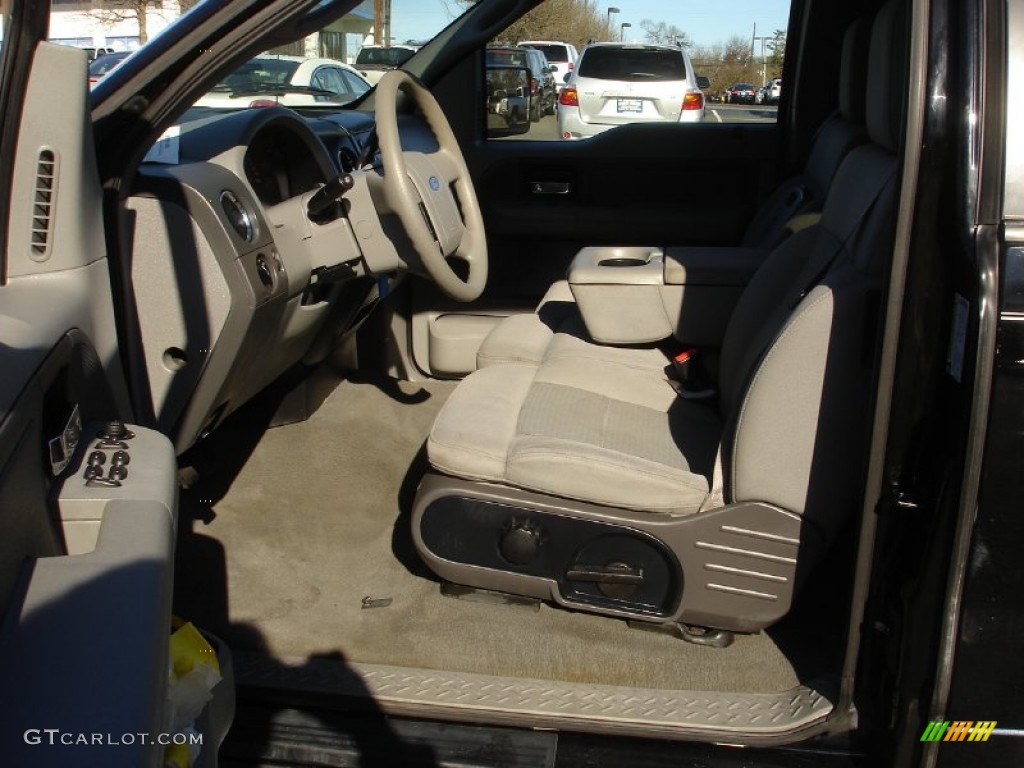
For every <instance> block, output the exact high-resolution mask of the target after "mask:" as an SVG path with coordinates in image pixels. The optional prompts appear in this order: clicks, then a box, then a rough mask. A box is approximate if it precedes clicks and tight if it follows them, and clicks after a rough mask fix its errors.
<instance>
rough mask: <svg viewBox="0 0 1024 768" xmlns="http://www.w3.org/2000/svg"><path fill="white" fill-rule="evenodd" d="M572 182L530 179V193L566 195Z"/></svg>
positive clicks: (570, 188)
mask: <svg viewBox="0 0 1024 768" xmlns="http://www.w3.org/2000/svg"><path fill="white" fill-rule="evenodd" d="M571 191H572V184H571V183H569V182H568V181H531V182H530V194H531V195H568V194H569V193H570V192H571Z"/></svg>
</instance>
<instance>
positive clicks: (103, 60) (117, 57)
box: [89, 52, 128, 75]
mask: <svg viewBox="0 0 1024 768" xmlns="http://www.w3.org/2000/svg"><path fill="white" fill-rule="evenodd" d="M127 58H128V53H127V52H125V53H107V54H104V55H103V56H100V57H99V58H97V59H96V60H95V61H93V63H92V64H90V65H89V74H90V75H105V74H107V72H109V71H110V70H112V69H113V68H114V67H116V66H117V65H118V64H120V63H121V62H122V61H124V60H125V59H127Z"/></svg>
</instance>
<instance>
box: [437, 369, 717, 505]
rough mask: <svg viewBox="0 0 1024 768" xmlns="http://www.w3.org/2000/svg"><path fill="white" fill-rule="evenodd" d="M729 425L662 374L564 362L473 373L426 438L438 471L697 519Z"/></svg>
mask: <svg viewBox="0 0 1024 768" xmlns="http://www.w3.org/2000/svg"><path fill="white" fill-rule="evenodd" d="M721 431H722V425H721V423H720V421H719V419H718V416H717V414H716V413H715V411H714V410H713V409H711V408H709V407H707V406H705V405H702V404H698V403H693V402H689V401H685V400H682V399H680V398H678V397H677V396H676V395H675V393H674V391H673V390H672V388H671V386H670V385H669V384H668V382H667V381H666V380H665V379H664V378H663V377H657V376H652V375H651V372H650V371H649V370H647V371H645V370H640V369H636V368H631V367H629V366H622V365H618V364H616V363H614V362H611V363H610V362H607V361H594V360H581V359H572V358H563V359H559V360H554V361H549V362H546V363H544V364H542V365H540V366H537V367H532V366H526V365H522V364H506V365H492V366H488V367H487V368H484V369H481V370H479V371H477V372H476V373H473V374H472V375H470V376H469V377H467V378H466V379H465V381H464V382H463V383H462V384H461V385H460V386H459V387H458V389H457V390H456V391H455V393H453V395H452V397H451V399H449V401H448V402H447V403H446V404H445V406H444V408H443V409H442V410H441V413H440V414H439V415H438V418H437V420H436V421H435V423H434V427H433V430H432V431H431V435H430V438H429V440H428V442H427V449H428V455H429V457H430V461H431V463H432V464H433V465H434V467H435V468H437V469H439V470H441V471H443V472H446V473H448V474H452V475H456V476H458V477H463V478H467V479H475V480H490V481H495V482H500V483H506V484H509V485H514V486H518V487H522V488H527V489H531V490H536V491H541V492H544V493H550V494H552V495H554V496H559V497H564V498H572V499H578V500H582V501H589V502H593V503H596V504H606V505H609V506H615V507H624V508H629V509H635V510H642V511H648V512H654V513H666V514H692V513H694V512H697V511H698V509H699V508H700V506H701V504H702V503H703V502H704V500H705V499H706V497H707V495H708V490H709V477H710V476H711V473H712V469H713V464H714V461H715V455H716V451H717V449H718V443H719V440H720V436H721Z"/></svg>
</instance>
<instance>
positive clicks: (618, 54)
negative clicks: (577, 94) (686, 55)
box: [579, 47, 686, 82]
mask: <svg viewBox="0 0 1024 768" xmlns="http://www.w3.org/2000/svg"><path fill="white" fill-rule="evenodd" d="M579 76H580V77H590V78H595V79H597V80H625V81H627V82H650V81H667V80H684V79H686V66H685V65H684V64H683V57H682V55H681V54H680V53H679V52H678V51H672V50H665V49H658V48H605V47H596V48H589V49H587V51H586V52H585V53H584V54H583V59H582V61H580V68H579Z"/></svg>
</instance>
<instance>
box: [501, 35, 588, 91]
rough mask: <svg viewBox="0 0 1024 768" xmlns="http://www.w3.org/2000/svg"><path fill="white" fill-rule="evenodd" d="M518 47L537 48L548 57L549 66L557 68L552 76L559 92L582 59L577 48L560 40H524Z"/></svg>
mask: <svg viewBox="0 0 1024 768" xmlns="http://www.w3.org/2000/svg"><path fill="white" fill-rule="evenodd" d="M516 45H518V46H520V47H523V48H536V49H537V50H538V51H540V52H541V53H543V54H544V56H545V57H547V60H548V64H550V65H551V66H553V67H554V68H555V69H554V71H553V72H552V73H551V74H553V75H554V76H555V88H556V89H557V90H559V91H560V90H562V87H563V86H564V85H565V80H566V76H567V75H569V74H571V73H572V71H573V70H574V69H576V62H577V60H578V59H579V57H580V56H579V53H577V51H576V46H574V45H570V44H569V43H563V42H561V41H560V40H522V41H520V42H518V43H516Z"/></svg>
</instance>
